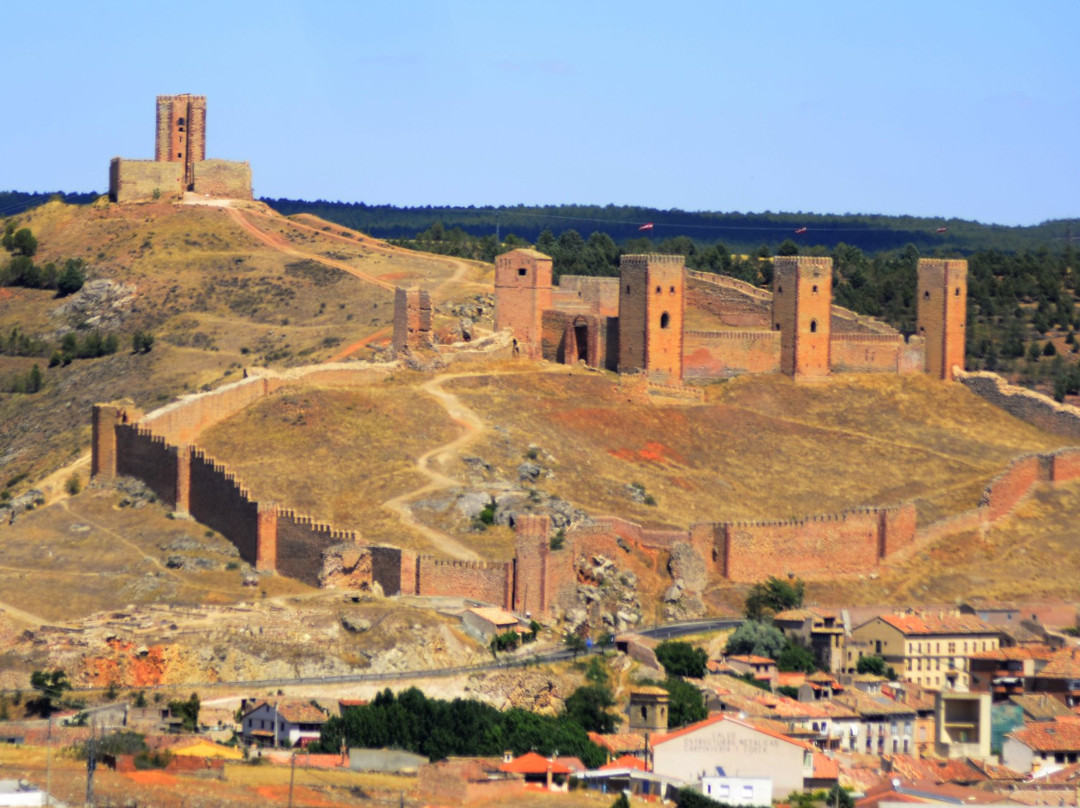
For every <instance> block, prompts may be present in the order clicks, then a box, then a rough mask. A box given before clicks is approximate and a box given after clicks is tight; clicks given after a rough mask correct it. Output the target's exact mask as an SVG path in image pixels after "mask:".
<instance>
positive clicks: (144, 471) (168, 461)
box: [115, 424, 181, 508]
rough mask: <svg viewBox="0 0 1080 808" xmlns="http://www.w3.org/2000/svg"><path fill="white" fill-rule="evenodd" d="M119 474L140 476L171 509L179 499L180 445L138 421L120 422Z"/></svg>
mask: <svg viewBox="0 0 1080 808" xmlns="http://www.w3.org/2000/svg"><path fill="white" fill-rule="evenodd" d="M115 430H116V432H115V434H116V473H117V474H119V475H121V476H127V477H137V478H138V479H140V480H142V481H143V482H144V483H146V484H147V486H149V488H150V490H151V491H153V492H154V493H155V494H157V496H158V498H160V499H161V500H162V501H163V502H167V503H168V504H169V507H170V508H175V507H176V501H177V490H178V489H177V486H178V481H177V465H178V464H177V453H178V451H181V450H179V449H178V448H177V447H176V446H172V445H170V444H168V443H166V441H165V439H164V438H162V437H160V436H158V435H155V434H154V433H152V432H151V431H150V430H148V429H146V428H144V427H141V426H139V425H137V424H116V426H115Z"/></svg>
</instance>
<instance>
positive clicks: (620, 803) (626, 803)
mask: <svg viewBox="0 0 1080 808" xmlns="http://www.w3.org/2000/svg"><path fill="white" fill-rule="evenodd" d="M611 808H630V798H629V797H627V796H626V792H625V791H624V792H623V793H622V794H620V795H619V796H618V797H616V798H615V802H613V803H611Z"/></svg>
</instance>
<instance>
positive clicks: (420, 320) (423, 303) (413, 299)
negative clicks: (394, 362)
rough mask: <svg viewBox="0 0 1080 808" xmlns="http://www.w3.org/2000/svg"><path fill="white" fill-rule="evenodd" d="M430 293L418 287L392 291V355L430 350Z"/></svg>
mask: <svg viewBox="0 0 1080 808" xmlns="http://www.w3.org/2000/svg"><path fill="white" fill-rule="evenodd" d="M431 317H432V308H431V293H430V292H428V290H427V289H421V288H420V287H419V286H412V287H410V288H408V289H403V288H401V287H400V286H399V287H397V288H396V289H395V290H394V338H393V346H394V354H395V355H400V354H402V353H410V352H412V351H422V350H427V349H430V348H431V346H432V345H433V344H434V340H433V338H432V330H431Z"/></svg>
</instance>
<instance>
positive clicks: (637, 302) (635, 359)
mask: <svg viewBox="0 0 1080 808" xmlns="http://www.w3.org/2000/svg"><path fill="white" fill-rule="evenodd" d="M685 260H686V259H684V258H683V257H682V256H681V255H653V254H650V255H624V256H623V257H622V260H620V262H619V372H620V373H635V372H637V371H641V370H644V371H645V372H647V373H648V374H649V377H650V378H651V379H655V380H656V381H671V382H680V381H682V373H683V363H682V360H683V356H682V354H683V306H684V295H683V287H684V276H685V272H684V264H685Z"/></svg>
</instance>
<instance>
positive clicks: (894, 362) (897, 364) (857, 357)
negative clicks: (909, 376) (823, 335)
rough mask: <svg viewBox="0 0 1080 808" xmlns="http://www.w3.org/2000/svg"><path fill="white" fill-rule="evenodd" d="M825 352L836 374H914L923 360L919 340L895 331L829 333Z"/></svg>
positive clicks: (920, 368) (919, 368)
mask: <svg viewBox="0 0 1080 808" xmlns="http://www.w3.org/2000/svg"><path fill="white" fill-rule="evenodd" d="M833 322H836V320H835V318H834V320H833ZM829 351H830V356H829V365H830V368H831V369H832V371H833V372H840V373H917V372H920V371H921V370H922V368H923V362H924V360H923V340H922V339H921V338H920V337H916V336H911V337H909V338H908V340H907V341H905V340H904V338H903V336H901V335H900V334H899V333H896V334H870V333H851V332H842V333H839V334H833V335H832V343H831V345H830V347H829Z"/></svg>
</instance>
